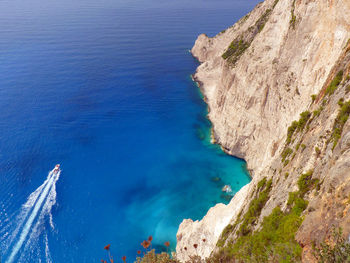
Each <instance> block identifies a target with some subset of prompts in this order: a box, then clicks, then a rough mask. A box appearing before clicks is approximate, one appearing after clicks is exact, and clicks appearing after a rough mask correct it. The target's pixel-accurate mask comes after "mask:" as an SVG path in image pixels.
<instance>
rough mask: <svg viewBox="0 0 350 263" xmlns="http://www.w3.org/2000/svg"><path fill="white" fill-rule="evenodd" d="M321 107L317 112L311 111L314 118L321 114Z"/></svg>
mask: <svg viewBox="0 0 350 263" xmlns="http://www.w3.org/2000/svg"><path fill="white" fill-rule="evenodd" d="M323 108H324V107H323V106H322V105H321V106H320V107H319V108H318V109H317V110H314V111H313V115H314V117H318V116H319V115H320V114H321V111H323Z"/></svg>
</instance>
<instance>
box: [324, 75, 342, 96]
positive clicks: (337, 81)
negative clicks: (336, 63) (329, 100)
mask: <svg viewBox="0 0 350 263" xmlns="http://www.w3.org/2000/svg"><path fill="white" fill-rule="evenodd" d="M342 79H343V71H342V70H340V71H339V72H338V73H337V75H336V76H335V77H334V79H333V80H332V82H331V83H330V84H329V86H328V87H327V89H326V95H332V94H333V93H334V91H335V90H336V89H337V88H338V86H339V84H340V82H341V81H342Z"/></svg>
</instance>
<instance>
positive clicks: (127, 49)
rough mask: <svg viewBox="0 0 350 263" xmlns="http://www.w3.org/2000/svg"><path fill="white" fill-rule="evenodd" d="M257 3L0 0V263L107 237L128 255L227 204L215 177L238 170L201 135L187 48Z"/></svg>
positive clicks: (99, 243)
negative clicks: (54, 173)
mask: <svg viewBox="0 0 350 263" xmlns="http://www.w3.org/2000/svg"><path fill="white" fill-rule="evenodd" d="M257 2H258V1H256V0H252V1H243V0H219V1H217V0H215V1H214V0H213V1H209V0H206V1H204V0H193V1H191V2H190V3H188V2H187V1H183V0H180V1H170V0H149V1H141V0H132V1H129V0H115V1H113V0H101V1H92V0H71V1H68V0H62V1H43V0H26V1H24V0H11V1H9V0H4V1H1V2H0V244H1V246H0V253H1V255H2V259H3V261H4V262H6V261H11V260H9V258H10V257H11V254H13V260H12V261H13V262H55V263H56V262H57V263H60V262H62V263H63V262H64V263H67V262H99V261H100V259H101V258H102V257H105V251H104V250H103V247H104V246H105V245H106V244H109V243H110V244H111V250H112V253H113V255H114V256H115V258H116V259H120V257H121V256H122V255H127V257H128V259H129V262H131V261H132V260H131V259H130V258H132V259H134V258H135V255H136V250H138V249H140V243H141V242H142V240H143V239H145V238H147V237H148V236H149V235H152V236H153V237H154V244H153V246H154V247H158V249H161V245H162V244H163V243H164V242H165V241H168V240H169V241H170V242H171V244H172V247H174V246H175V240H176V237H175V235H176V231H177V227H178V225H179V224H180V223H181V221H182V220H183V219H184V218H192V219H200V218H201V217H202V216H204V215H205V213H206V211H207V210H208V208H209V207H211V206H213V205H214V204H216V203H218V202H224V203H227V202H228V197H229V196H223V194H222V192H221V187H222V186H223V185H224V184H230V185H231V186H232V188H233V190H234V192H235V191H237V190H239V189H240V188H241V187H242V186H243V185H244V184H246V183H248V182H249V177H248V175H247V173H246V171H245V169H244V162H243V161H242V160H238V159H236V158H233V157H230V156H227V155H225V154H224V153H222V151H221V150H220V149H219V148H218V147H217V146H215V145H211V144H210V143H209V128H210V123H208V121H207V119H206V113H207V112H206V105H205V103H204V102H203V101H202V99H201V96H200V93H199V90H198V88H197V87H196V85H195V84H194V83H193V82H192V80H191V78H190V74H192V73H193V72H194V71H195V69H196V67H197V66H198V63H197V62H196V61H195V59H193V58H192V56H191V54H190V53H189V49H190V48H191V47H192V45H193V44H194V41H195V39H196V37H197V36H198V34H200V33H207V34H208V35H215V34H216V33H218V32H220V31H221V30H222V29H224V28H226V27H228V26H230V25H232V24H233V23H234V22H235V21H237V20H238V19H239V18H240V17H242V16H243V15H244V14H246V13H247V12H248V11H249V10H250V9H252V8H253V6H254V5H255V4H256V3H257ZM56 163H61V165H62V173H61V174H60V177H59V179H58V178H57V179H58V180H57V181H55V180H53V179H52V178H51V177H50V176H48V172H49V171H50V170H51V169H52V168H53V167H54V165H55V164H56ZM47 178H48V181H46V183H44V182H45V180H46V179H47ZM217 178H220V181H217ZM41 185H42V187H41V188H39V187H40V186H41ZM45 186H47V187H49V186H50V188H47V189H48V191H47V195H46V193H45V194H44V192H45V191H44V189H45ZM36 189H37V190H36ZM30 194H32V195H31V197H30V198H29V196H30ZM40 197H42V202H41V201H40ZM36 198H38V199H36ZM35 200H36V201H35ZM35 207H37V211H36V209H35ZM30 217H31V218H32V220H30ZM26 228H28V231H26V230H25V229H26ZM16 229H17V230H16ZM21 238H22V241H20V240H21ZM16 249H18V251H16Z"/></svg>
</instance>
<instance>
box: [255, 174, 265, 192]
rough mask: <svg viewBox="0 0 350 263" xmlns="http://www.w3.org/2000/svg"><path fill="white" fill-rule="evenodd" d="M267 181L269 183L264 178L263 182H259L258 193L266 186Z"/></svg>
mask: <svg viewBox="0 0 350 263" xmlns="http://www.w3.org/2000/svg"><path fill="white" fill-rule="evenodd" d="M266 181H267V179H266V177H264V178H263V179H261V180H260V181H259V182H258V185H257V191H259V190H260V189H262V188H263V187H264V186H265V184H266Z"/></svg>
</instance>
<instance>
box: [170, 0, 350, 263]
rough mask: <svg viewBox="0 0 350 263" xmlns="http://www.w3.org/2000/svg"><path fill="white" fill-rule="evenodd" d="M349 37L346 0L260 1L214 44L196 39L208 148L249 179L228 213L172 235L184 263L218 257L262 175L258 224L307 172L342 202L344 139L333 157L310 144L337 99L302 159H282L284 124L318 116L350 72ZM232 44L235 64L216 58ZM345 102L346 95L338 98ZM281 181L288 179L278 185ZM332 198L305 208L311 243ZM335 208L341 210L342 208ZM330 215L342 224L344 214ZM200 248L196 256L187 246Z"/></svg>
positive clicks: (333, 111)
mask: <svg viewBox="0 0 350 263" xmlns="http://www.w3.org/2000/svg"><path fill="white" fill-rule="evenodd" d="M262 21H263V22H262ZM349 38H350V1H349V0H332V1H329V0H319V1H313V0H295V1H291V0H279V1H275V0H265V1H264V2H263V3H260V4H258V5H257V6H256V8H255V9H254V10H253V11H252V12H251V13H249V14H248V15H246V16H245V17H243V18H242V19H241V20H240V21H238V22H237V23H236V24H235V25H234V26H232V27H230V28H228V29H227V30H226V31H224V32H223V33H219V34H218V35H217V36H215V37H213V38H209V37H207V36H206V35H204V34H202V35H200V36H199V37H198V39H197V40H196V42H195V45H194V47H193V48H192V54H193V56H194V57H196V58H197V59H198V60H199V61H200V62H201V65H200V66H199V67H198V68H197V71H196V73H195V74H194V79H195V80H196V81H197V82H198V83H199V84H200V88H201V90H202V92H203V94H204V96H205V100H206V102H207V104H208V108H209V115H208V117H209V119H210V121H211V122H212V125H213V137H214V138H213V139H215V141H216V142H217V143H219V144H220V145H221V146H222V148H223V150H224V151H226V152H227V153H229V154H231V155H234V156H237V157H240V158H244V159H245V160H246V161H247V165H248V169H249V171H250V172H251V175H252V177H253V180H252V182H251V183H250V184H249V185H248V186H246V187H244V188H243V189H242V190H241V191H240V192H238V193H237V196H236V197H235V198H233V199H232V201H231V202H230V204H229V205H227V206H223V205H217V206H215V207H214V208H211V209H210V210H209V212H208V214H207V215H206V216H205V217H204V218H203V219H202V220H201V221H196V222H192V221H191V220H184V222H183V223H182V224H181V225H180V228H179V231H178V235H177V238H178V244H177V248H176V252H177V255H178V257H179V258H180V259H181V260H182V261H185V260H186V259H188V256H189V255H195V254H196V253H197V254H198V255H201V256H202V257H203V258H205V257H207V256H208V255H209V254H210V253H211V252H212V251H213V250H214V249H215V245H214V243H216V242H217V240H218V238H219V235H220V234H219V232H221V231H222V230H223V228H224V226H223V225H224V224H227V223H226V222H231V223H232V222H234V221H235V218H236V216H237V214H238V212H237V211H241V210H243V211H244V209H245V208H246V207H247V205H248V204H249V202H250V201H251V200H250V197H251V192H252V191H253V190H254V186H255V185H256V184H257V182H258V181H259V180H261V178H262V177H263V176H267V177H273V189H272V191H271V198H270V200H269V201H268V202H267V204H266V206H265V208H264V209H263V211H262V214H261V218H263V216H265V215H268V214H269V213H270V212H271V210H272V209H273V208H274V207H276V206H277V205H279V206H281V208H285V206H286V200H287V199H288V193H289V192H290V191H293V190H296V189H297V187H296V181H297V179H298V177H299V176H300V174H301V173H302V172H304V171H306V170H308V169H314V170H315V172H316V176H318V177H319V178H321V179H322V180H324V181H323V182H324V183H325V186H324V187H325V188H324V191H326V189H328V188H327V187H331V186H332V187H331V188H332V189H338V190H337V191H341V193H343V192H344V191H346V189H348V185H350V181H349V179H350V174H348V173H347V172H346V169H347V167H348V166H349V164H348V163H349V162H350V155H349V156H348V155H347V147H348V148H349V147H350V146H349V145H350V143H349V141H350V139H349V138H350V133H344V135H343V137H342V139H341V140H340V141H339V145H338V146H337V147H342V150H337V148H336V149H334V151H333V150H332V149H331V147H330V146H327V145H325V141H326V139H322V140H316V139H315V138H314V136H318V137H319V136H321V137H322V138H323V137H325V138H326V137H327V136H328V138H329V136H330V133H331V130H332V129H333V123H334V119H335V117H336V115H337V113H338V108H339V106H338V105H337V101H336V100H335V99H332V100H331V99H329V100H328V101H329V104H328V106H327V107H328V108H327V107H326V108H327V111H325V112H324V113H323V114H321V115H320V116H323V117H322V121H320V120H319V121H318V122H317V123H316V122H315V123H316V124H315V123H314V124H313V129H312V130H311V129H310V130H308V131H307V132H306V133H305V134H304V135H303V137H302V138H299V140H300V142H302V140H304V139H307V138H309V139H308V141H305V144H306V150H305V151H303V152H302V151H299V152H296V154H295V157H293V158H292V159H291V160H290V163H289V164H288V165H287V164H286V165H282V163H281V152H282V151H283V149H284V148H285V141H286V136H287V128H288V126H289V125H290V124H291V122H292V121H293V120H297V119H299V114H300V113H301V112H302V111H305V110H307V109H308V110H311V111H313V110H316V109H317V108H318V107H320V105H319V103H321V100H322V98H323V97H324V96H325V94H324V90H325V88H326V86H328V84H329V83H330V81H331V79H332V78H333V77H334V75H335V74H336V72H337V70H339V65H340V64H341V63H343V64H342V67H343V68H345V69H346V70H348V69H347V67H348V64H347V63H348V61H350V59H349V58H348V57H347V56H348V55H347V54H348V53H349V52H348V53H347V51H346V49H349V50H350V47H349V44H350V42H348V40H349ZM239 40H242V41H243V42H242V41H241V42H239ZM234 41H236V42H235V43H236V46H238V44H237V43H244V44H246V46H245V47H244V48H241V49H240V48H238V51H237V49H236V51H237V53H235V54H236V55H235V56H236V57H235V59H234V63H232V61H233V60H230V59H227V58H226V59H224V58H223V56H222V55H223V54H224V53H225V52H226V51H227V50H228V47H229V46H230V44H231V42H234ZM224 57H225V56H224ZM348 72H349V70H348V71H346V72H344V75H345V74H348ZM312 94H318V96H317V99H316V101H315V102H312V99H311V95H312ZM336 94H337V93H336ZM344 94H345V93H344V91H343V93H342V94H340V95H339V94H338V95H337V96H345V95H344ZM339 98H340V97H339ZM339 98H338V99H339ZM320 118H321V117H320ZM311 126H312V125H311ZM346 130H347V129H346V128H345V129H344V131H346ZM318 137H317V138H318ZM293 143H294V142H293ZM296 143H297V142H295V144H296ZM314 143H316V144H317V145H319V147H320V149H321V156H322V159H320V154H319V153H318V154H316V153H315V145H313V144H314ZM293 147H296V145H293ZM335 156H336V157H335ZM335 158H336V159H335ZM335 169H337V170H338V172H335ZM285 173H288V174H290V176H289V177H288V179H286V180H287V181H286V182H284V183H282V181H283V180H282V175H283V178H284V174H285ZM280 179H281V180H280ZM330 185H331V186H330ZM339 187H340V188H339ZM321 189H323V188H321ZM327 191H329V189H328V190H327ZM334 191H335V192H336V190H334ZM335 192H333V193H330V194H329V195H325V196H327V197H324V196H323V197H321V196H319V197H314V196H310V197H309V198H310V200H311V201H310V205H311V204H314V201H312V200H317V202H318V204H317V205H316V204H314V205H313V206H312V207H313V209H315V210H313V211H312V212H310V216H308V215H307V216H306V217H305V221H304V223H303V225H302V227H301V229H304V230H305V233H308V235H309V236H310V238H311V237H315V238H316V237H317V235H318V234H317V233H318V232H317V231H316V230H315V229H314V228H312V227H313V226H314V224H312V218H314V217H315V218H318V220H319V221H320V222H321V221H322V220H321V218H322V217H324V216H325V213H326V212H325V211H333V210H332V209H333V208H327V207H326V208H325V207H323V208H322V204H326V203H327V201H326V199H327V198H331V196H334V195H335ZM327 193H328V192H327ZM341 196H343V194H341ZM242 198H244V200H242ZM238 200H239V201H238ZM315 202H316V201H315ZM341 202H343V203H344V202H345V201H344V200H343V199H342V201H341ZM328 205H330V206H332V205H331V204H328ZM336 205H337V204H336V203H334V204H333V206H334V207H336ZM327 209H328V210H327ZM334 209H335V208H334ZM322 211H323V212H322ZM334 211H336V210H334ZM342 211H343V210H342ZM337 212H338V213H339V215H340V213H341V212H340V211H338V210H337ZM343 212H344V211H343ZM344 213H345V216H348V215H347V214H348V213H346V212H344ZM311 214H312V215H313V217H311ZM214 215H216V216H214ZM221 215H222V218H221ZM228 218H231V219H230V220H228ZM329 218H330V219H329V220H328V221H327V224H328V225H329V224H331V223H332V222H334V220H333V219H332V216H331V215H329ZM343 219H344V220H345V221H346V220H347V219H346V218H343ZM337 222H338V221H337ZM346 222H348V221H346ZM321 225H322V224H321ZM349 231H350V229H349ZM325 234H326V233H324V232H322V233H321V234H319V237H317V238H321V237H322V238H323V237H324V235H325ZM203 238H205V239H206V240H207V242H204V243H205V244H203V242H201V241H200V240H202V239H203ZM297 238H298V240H299V241H300V242H301V244H303V246H304V245H305V246H308V244H309V243H310V240H311V239H310V238H308V237H307V235H306V234H305V235H304V234H303V232H301V231H299V232H298V235H297ZM197 243H198V248H197V250H195V249H194V248H193V244H197ZM184 247H187V251H184ZM305 258H307V256H305Z"/></svg>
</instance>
